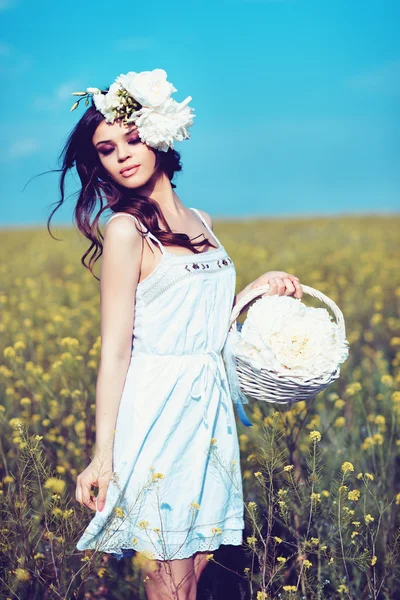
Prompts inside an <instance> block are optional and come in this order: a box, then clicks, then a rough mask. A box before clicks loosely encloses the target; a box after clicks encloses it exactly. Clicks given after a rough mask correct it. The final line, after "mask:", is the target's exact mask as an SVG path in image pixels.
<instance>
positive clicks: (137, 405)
mask: <svg viewBox="0 0 400 600" xmlns="http://www.w3.org/2000/svg"><path fill="white" fill-rule="evenodd" d="M191 210H193V211H195V212H196V214H197V215H198V216H199V217H200V219H201V220H202V222H203V223H204V225H205V227H206V228H207V230H208V231H209V232H210V234H211V235H212V236H213V237H214V238H215V239H216V240H217V242H218V248H217V249H211V250H207V251H206V252H202V253H200V254H190V255H187V254H186V255H185V256H183V255H177V254H171V253H169V252H167V251H166V249H165V247H164V246H163V245H162V244H161V242H160V241H159V240H158V239H157V238H156V237H155V236H154V235H153V234H152V233H151V232H147V233H146V235H147V237H148V238H150V239H151V240H153V241H154V242H156V243H157V244H158V246H159V248H160V250H161V252H162V257H161V260H160V262H159V264H158V265H157V266H156V268H155V269H154V270H153V271H152V272H151V273H150V275H149V276H148V277H146V278H145V279H144V280H143V281H140V282H139V283H138V285H137V289H136V298H135V314H134V328H133V338H132V342H133V345H132V356H131V361H130V364H129V368H128V372H127V375H126V379H125V383H124V389H123V393H122V396H121V401H120V406H119V410H118V417H117V422H116V431H115V437H114V447H113V467H112V469H113V474H112V478H111V481H110V484H109V487H108V490H107V496H106V503H105V506H104V508H103V510H102V512H99V511H97V510H96V513H95V515H94V517H93V518H92V519H91V521H90V522H89V524H88V526H87V528H86V529H85V531H84V532H83V535H82V536H81V538H80V539H79V541H78V543H77V546H76V548H77V549H78V550H86V549H93V550H98V551H100V552H107V553H110V554H112V555H114V556H115V558H117V559H118V560H119V559H121V558H122V557H123V556H125V555H132V554H133V553H134V552H135V551H138V552H142V553H144V554H145V555H146V556H148V557H149V558H153V559H158V560H173V559H180V558H187V557H190V556H192V555H193V554H194V553H195V552H198V551H212V550H215V549H217V548H218V547H219V546H220V545H221V544H232V545H236V546H237V545H241V544H242V542H243V529H244V526H245V523H244V506H243V492H242V476H241V467H240V455H239V443H238V436H237V429H236V423H235V413H234V409H233V402H232V395H231V393H230V391H231V390H230V384H231V381H230V378H229V379H228V377H227V371H226V369H225V365H224V361H223V355H222V354H221V353H222V352H223V349H224V344H225V341H226V339H227V334H228V329H229V319H230V314H231V309H232V304H233V299H234V295H235V285H236V270H235V266H234V264H233V261H232V260H231V258H230V257H229V256H228V254H227V252H226V250H225V248H224V247H223V246H222V245H221V243H220V242H219V240H218V238H217V237H216V235H215V233H214V232H213V231H212V230H211V229H210V227H209V226H208V224H207V222H206V221H205V220H204V219H203V217H202V215H201V214H200V213H199V212H198V211H197V210H196V209H194V208H193V209H191ZM122 215H124V216H128V217H129V218H131V219H133V220H134V221H136V222H137V223H138V224H139V227H141V228H142V231H145V229H144V226H143V224H141V223H140V221H139V220H138V219H135V217H133V216H132V215H128V214H127V213H116V214H114V215H113V216H112V217H111V218H110V219H109V220H108V221H107V223H108V222H109V221H110V220H111V219H113V218H115V217H118V216H122ZM242 398H243V397H242ZM243 401H244V402H246V399H244V398H243ZM235 402H236V400H235ZM237 408H238V414H239V416H240V418H241V420H242V422H243V423H244V424H245V425H251V423H250V421H248V420H247V419H246V416H245V413H244V411H243V407H241V406H239V403H237Z"/></svg>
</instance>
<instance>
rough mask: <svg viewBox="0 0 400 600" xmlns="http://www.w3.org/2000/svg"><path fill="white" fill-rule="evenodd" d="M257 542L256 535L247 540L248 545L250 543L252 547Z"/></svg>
mask: <svg viewBox="0 0 400 600" xmlns="http://www.w3.org/2000/svg"><path fill="white" fill-rule="evenodd" d="M256 542H257V538H256V537H254V535H251V536H249V537H248V538H247V543H248V544H249V545H250V546H253V545H254V544H255V543H256Z"/></svg>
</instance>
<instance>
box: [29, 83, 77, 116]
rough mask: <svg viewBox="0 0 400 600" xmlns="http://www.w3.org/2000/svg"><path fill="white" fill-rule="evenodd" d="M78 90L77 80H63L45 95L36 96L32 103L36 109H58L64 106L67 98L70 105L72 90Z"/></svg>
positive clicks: (72, 99) (72, 100)
mask: <svg viewBox="0 0 400 600" xmlns="http://www.w3.org/2000/svg"><path fill="white" fill-rule="evenodd" d="M79 90H80V87H79V82H78V81H77V80H76V79H74V80H70V81H65V82H64V83H60V84H59V85H58V86H57V87H56V88H55V89H54V90H53V91H52V92H50V93H49V94H48V95H47V96H38V97H37V98H35V99H34V101H33V103H32V105H33V107H34V108H37V109H38V110H45V111H48V112H52V111H58V110H59V109H60V108H61V107H63V106H65V103H66V101H67V100H68V101H69V100H70V104H71V106H72V104H73V102H74V97H73V96H72V92H78V91H79Z"/></svg>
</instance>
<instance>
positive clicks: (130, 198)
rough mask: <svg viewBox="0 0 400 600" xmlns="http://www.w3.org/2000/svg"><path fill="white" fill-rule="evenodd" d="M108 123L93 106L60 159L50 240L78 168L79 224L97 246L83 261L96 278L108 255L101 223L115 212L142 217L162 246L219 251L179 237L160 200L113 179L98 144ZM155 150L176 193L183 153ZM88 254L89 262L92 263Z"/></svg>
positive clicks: (77, 204)
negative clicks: (105, 214)
mask: <svg viewBox="0 0 400 600" xmlns="http://www.w3.org/2000/svg"><path fill="white" fill-rule="evenodd" d="M103 120H104V116H103V115H102V114H101V113H100V112H99V111H98V110H97V109H96V107H95V105H94V103H93V102H92V105H91V106H90V107H89V108H88V109H87V110H86V111H85V113H84V114H83V116H82V117H81V119H80V120H79V121H78V123H77V124H76V125H75V127H74V129H73V130H72V132H71V133H70V135H69V137H68V138H67V141H66V143H65V145H64V148H63V150H62V151H61V153H60V155H59V158H58V160H59V163H60V164H61V168H60V169H58V171H59V172H61V176H60V182H59V187H60V194H61V199H60V200H59V201H58V203H57V206H56V207H55V208H54V210H53V211H52V212H51V214H50V216H49V218H48V220H47V229H48V231H49V233H50V235H52V234H51V231H50V228H49V225H50V221H51V218H52V216H53V215H54V213H55V212H56V211H57V210H58V209H59V208H60V207H61V206H62V204H63V203H64V199H65V178H66V175H67V173H68V172H69V171H71V170H72V168H73V167H74V166H75V167H76V170H77V172H78V175H79V179H80V181H81V184H82V187H81V190H80V191H79V192H78V194H79V195H78V199H77V202H76V206H75V209H74V219H75V223H76V225H77V227H78V229H79V230H80V231H81V232H82V233H83V235H84V236H85V237H87V238H88V239H89V240H90V242H91V246H90V248H89V249H88V250H87V251H86V252H85V254H84V255H83V256H82V259H81V262H82V264H83V265H84V266H85V267H86V268H88V269H89V270H90V272H91V273H92V275H93V276H94V277H95V278H96V279H98V280H99V278H98V277H96V275H95V274H94V273H93V267H94V264H95V263H96V261H97V260H98V259H99V258H100V256H101V255H102V253H103V244H102V241H103V240H104V236H103V235H102V233H101V231H100V228H99V219H100V217H101V215H102V214H103V212H104V211H106V210H107V209H111V210H112V212H114V213H115V212H126V213H129V214H131V215H133V216H135V217H137V218H138V219H139V220H140V221H141V223H143V224H144V226H145V228H146V230H148V231H150V232H151V233H153V234H154V235H155V236H156V237H157V238H158V239H159V240H160V242H161V243H163V244H165V245H167V246H168V245H170V246H182V247H184V248H188V249H190V250H192V252H193V253H194V254H197V253H199V252H201V251H200V250H198V249H197V248H196V246H199V245H202V246H203V245H204V244H206V247H208V246H212V247H213V248H214V247H215V246H214V245H213V244H211V242H209V240H208V239H206V240H200V241H198V242H194V243H192V242H191V240H190V238H189V236H188V235H187V234H186V233H173V232H172V231H171V229H170V228H169V226H168V223H167V222H166V220H165V218H164V215H163V213H162V211H161V209H160V207H159V204H158V203H157V202H156V201H155V200H152V199H151V198H149V197H147V196H143V195H141V194H138V193H137V192H136V190H134V189H133V190H130V189H127V188H125V187H123V186H120V185H119V184H118V183H116V182H115V181H114V180H113V179H112V178H111V177H110V176H109V174H108V173H107V171H106V170H105V169H104V167H103V165H102V164H101V161H100V159H99V157H98V155H97V153H96V151H95V149H94V146H93V143H92V138H93V135H94V132H95V130H96V128H97V126H98V125H99V124H100V123H101V122H102V121H103ZM150 149H151V150H152V151H153V152H154V153H155V155H156V168H157V169H159V170H161V171H162V172H164V173H165V174H166V175H167V176H168V178H169V180H170V181H171V186H172V187H173V188H175V187H176V185H175V184H174V183H172V179H173V177H174V175H175V173H177V172H179V171H181V170H182V163H181V161H180V159H181V156H180V154H179V152H177V151H176V150H173V149H172V148H169V149H168V151H167V152H163V151H159V150H156V149H154V148H150ZM97 203H98V204H99V207H100V209H99V210H98V212H97V214H96V215H95V216H94V219H93V221H92V222H91V217H92V215H93V213H94V212H95V211H96V210H97ZM157 215H158V216H159V217H160V221H161V222H162V223H163V224H164V227H165V230H164V229H160V228H159V226H158V220H157ZM137 229H138V228H137ZM138 231H139V233H140V234H141V235H142V237H143V236H145V233H144V232H142V231H141V230H140V229H138ZM52 237H54V236H52ZM90 253H91V254H90ZM88 255H89V262H88V264H86V257H87V256H88ZM99 281H100V280H99Z"/></svg>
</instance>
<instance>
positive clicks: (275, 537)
mask: <svg viewBox="0 0 400 600" xmlns="http://www.w3.org/2000/svg"><path fill="white" fill-rule="evenodd" d="M274 540H275V541H276V543H277V544H281V543H282V539H281V538H280V537H278V536H277V535H276V536H274Z"/></svg>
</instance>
